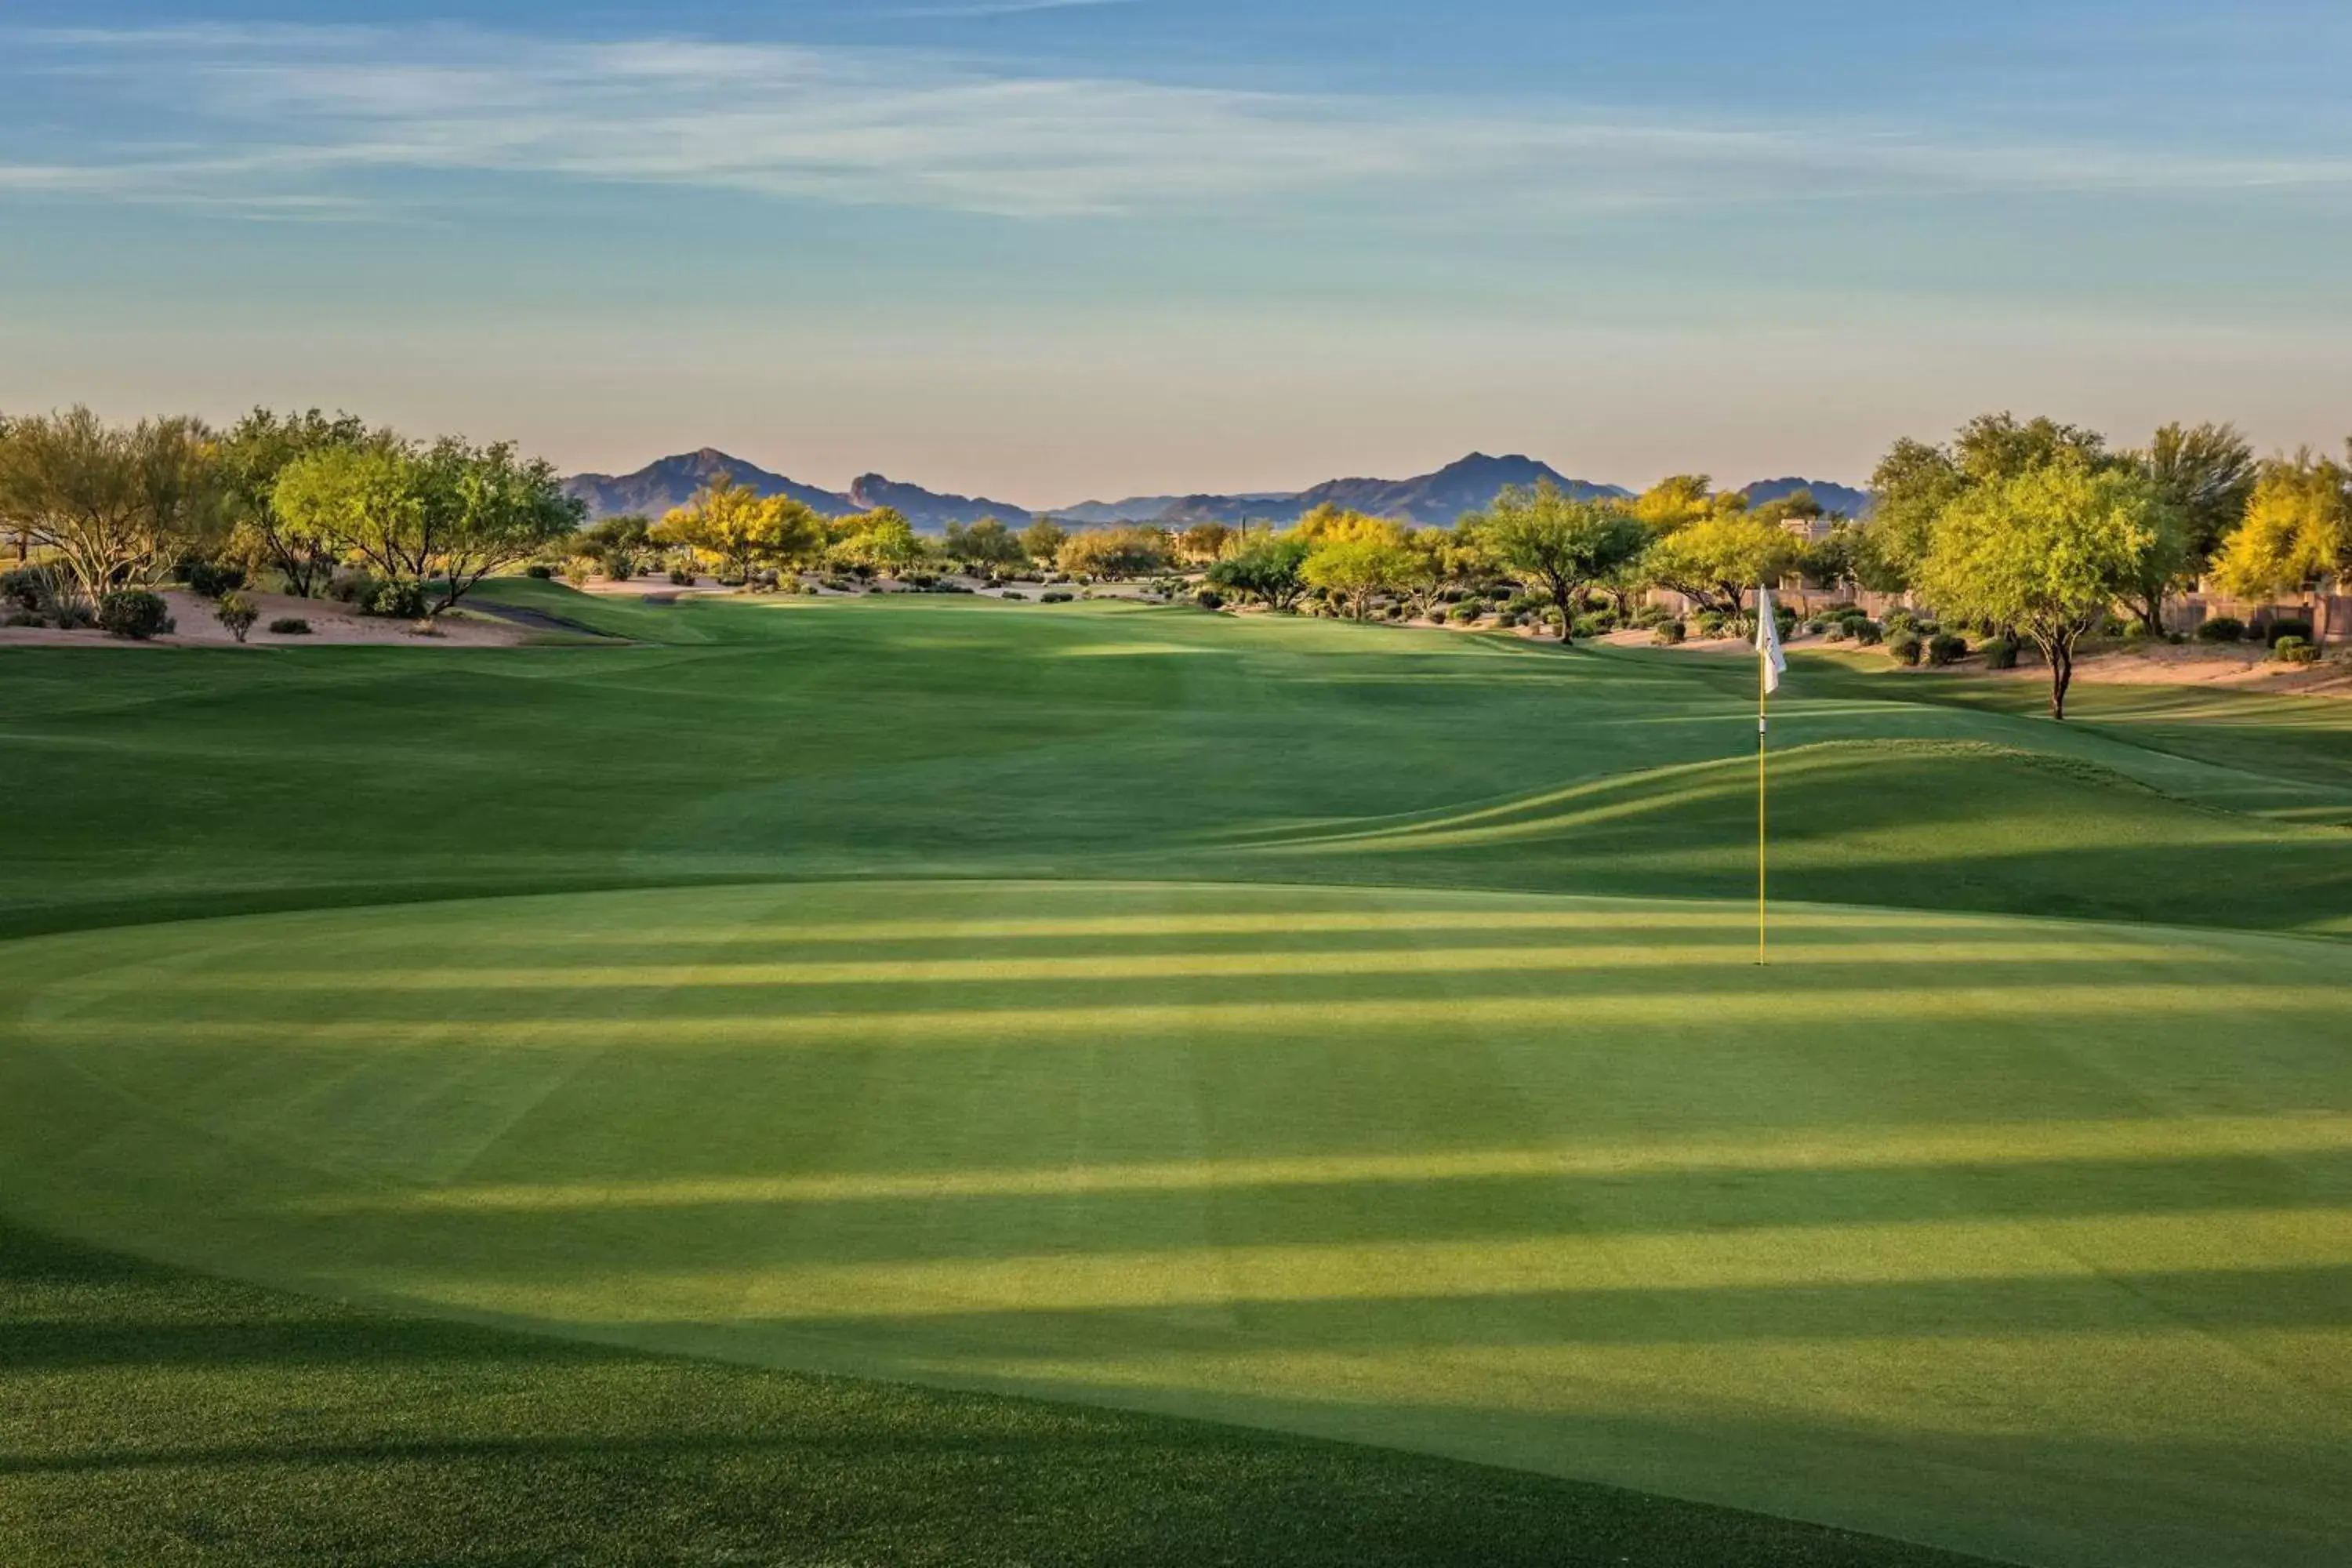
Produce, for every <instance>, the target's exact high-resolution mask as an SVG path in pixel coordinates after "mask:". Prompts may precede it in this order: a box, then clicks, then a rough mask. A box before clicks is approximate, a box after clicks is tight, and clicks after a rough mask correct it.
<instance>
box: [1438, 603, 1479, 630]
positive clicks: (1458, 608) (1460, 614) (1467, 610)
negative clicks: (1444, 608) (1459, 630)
mask: <svg viewBox="0 0 2352 1568" xmlns="http://www.w3.org/2000/svg"><path fill="white" fill-rule="evenodd" d="M1485 614H1486V607H1485V606H1484V605H1480V604H1479V603H1478V602H1477V601H1476V600H1475V599H1465V600H1463V601H1462V603H1460V604H1458V605H1454V612H1453V614H1452V615H1451V616H1448V617H1447V618H1448V619H1450V620H1452V621H1453V622H1454V624H1455V625H1456V626H1475V625H1476V624H1477V622H1478V618H1479V617H1480V616H1484V615H1485Z"/></svg>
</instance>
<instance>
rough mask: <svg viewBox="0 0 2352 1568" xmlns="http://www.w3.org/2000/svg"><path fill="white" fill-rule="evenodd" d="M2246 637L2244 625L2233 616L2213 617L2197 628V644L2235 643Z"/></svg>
mask: <svg viewBox="0 0 2352 1568" xmlns="http://www.w3.org/2000/svg"><path fill="white" fill-rule="evenodd" d="M2245 635H2246V623H2245V622H2243V621H2242V620H2240V619H2239V618H2238V617H2237V616H2214V617H2212V618H2211V619H2210V620H2208V621H2205V622H2203V623H2201V624H2200V626H2198V628H2197V640H2198V641H2199V642H2236V641H2237V640H2239V639H2240V638H2241V637H2244V636H2245Z"/></svg>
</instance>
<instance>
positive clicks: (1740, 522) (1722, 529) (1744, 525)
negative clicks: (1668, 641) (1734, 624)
mask: <svg viewBox="0 0 2352 1568" xmlns="http://www.w3.org/2000/svg"><path fill="white" fill-rule="evenodd" d="M1803 560H1804V547H1803V546H1802V545H1801V544H1800V543H1799V542H1798V541H1797V540H1796V538H1795V537H1794V536H1793V535H1791V534H1790V532H1789V531H1788V530H1787V529H1785V528H1781V527H1780V526H1778V525H1777V524H1774V523H1769V522H1761V521H1758V520H1756V519H1755V518H1753V517H1747V516H1734V517H1718V518H1711V519H1709V520H1708V521H1705V522H1696V523H1693V524H1691V525H1690V526H1689V527H1687V528H1681V529H1677V530H1675V531H1674V532H1672V533H1669V534H1667V535H1666V536H1665V537H1664V539H1660V540H1657V541H1655V542H1653V543H1652V544H1651V545H1650V547H1649V549H1648V550H1646V551H1644V552H1643V555H1642V570H1643V574H1644V575H1645V576H1646V577H1647V578H1648V579H1649V581H1650V582H1651V583H1652V584H1654V585H1656V586H1658V587H1661V588H1671V589H1673V590H1674V591H1675V593H1677V594H1681V595H1684V596H1685V597H1686V598H1689V599H1691V600H1693V601H1694V602H1696V604H1697V605H1698V606H1699V608H1701V609H1703V610H1716V611H1719V612H1721V613H1723V614H1726V615H1733V616H1737V615H1738V614H1739V613H1740V605H1741V604H1742V602H1743V599H1744V596H1745V595H1746V594H1747V591H1748V589H1750V588H1754V587H1758V586H1759V585H1769V584H1773V583H1777V582H1779V581H1780V579H1781V578H1783V577H1786V576H1788V575H1789V574H1790V573H1793V572H1795V571H1796V570H1797V569H1798V568H1799V566H1800V565H1801V563H1803Z"/></svg>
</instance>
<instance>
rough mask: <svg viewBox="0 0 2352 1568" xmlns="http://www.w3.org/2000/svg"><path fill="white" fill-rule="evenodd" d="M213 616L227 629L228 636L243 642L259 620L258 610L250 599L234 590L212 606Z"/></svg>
mask: <svg viewBox="0 0 2352 1568" xmlns="http://www.w3.org/2000/svg"><path fill="white" fill-rule="evenodd" d="M213 614H214V616H216V617H218V619H219V621H220V624H221V625H223V626H226V627H227V628H228V635H229V636H231V637H235V638H236V640H237V641H239V642H243V641H244V640H245V635H246V634H247V632H249V631H251V630H253V623H254V622H256V621H257V620H259V619H260V618H261V611H260V609H259V608H258V607H257V606H256V605H255V604H254V602H253V601H252V600H251V599H248V598H247V597H246V596H245V595H243V594H240V593H237V592H236V591H235V590H234V589H232V590H231V591H229V592H228V593H226V594H223V595H221V596H220V598H219V599H218V600H217V601H216V602H215V604H214V605H213Z"/></svg>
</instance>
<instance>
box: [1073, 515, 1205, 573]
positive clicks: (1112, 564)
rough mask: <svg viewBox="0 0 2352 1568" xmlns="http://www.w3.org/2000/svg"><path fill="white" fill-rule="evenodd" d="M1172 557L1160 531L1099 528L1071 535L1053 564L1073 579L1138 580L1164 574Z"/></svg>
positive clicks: (1165, 539)
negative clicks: (1151, 574) (1110, 578)
mask: <svg viewBox="0 0 2352 1568" xmlns="http://www.w3.org/2000/svg"><path fill="white" fill-rule="evenodd" d="M1174 558H1175V551H1174V549H1173V547H1172V546H1171V544H1170V542H1169V539H1168V535H1167V533H1166V532H1165V531H1162V530H1160V529H1157V528H1141V527H1128V528H1102V529H1096V530H1093V531H1089V532H1086V533H1080V534H1076V535H1074V536H1072V537H1071V539H1070V540H1069V542H1067V543H1066V544H1064V545H1063V546H1062V549H1061V552H1060V553H1059V554H1058V555H1056V556H1055V565H1057V566H1059V567H1060V568H1061V569H1062V570H1063V571H1065V572H1067V573H1069V574H1072V575H1073V576H1076V575H1080V574H1084V575H1087V576H1093V577H1140V576H1143V575H1145V574H1148V573H1152V572H1160V571H1165V570H1166V569H1167V567H1168V564H1169V563H1170V562H1171V561H1172V560H1173V559H1174Z"/></svg>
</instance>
